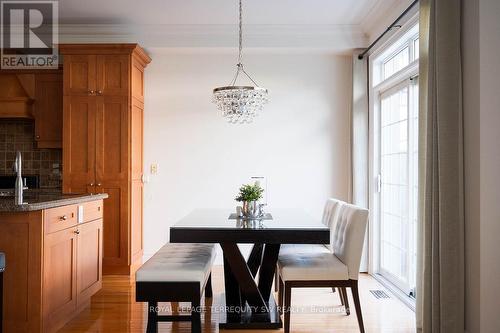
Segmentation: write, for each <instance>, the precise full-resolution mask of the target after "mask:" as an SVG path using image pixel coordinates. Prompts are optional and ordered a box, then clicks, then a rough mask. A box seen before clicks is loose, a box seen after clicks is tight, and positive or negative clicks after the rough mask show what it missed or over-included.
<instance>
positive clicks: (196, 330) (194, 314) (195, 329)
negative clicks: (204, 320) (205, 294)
mask: <svg viewBox="0 0 500 333" xmlns="http://www.w3.org/2000/svg"><path fill="white" fill-rule="evenodd" d="M191 307H192V310H191V333H201V306H200V298H199V297H198V298H197V299H196V300H193V301H192V302H191Z"/></svg>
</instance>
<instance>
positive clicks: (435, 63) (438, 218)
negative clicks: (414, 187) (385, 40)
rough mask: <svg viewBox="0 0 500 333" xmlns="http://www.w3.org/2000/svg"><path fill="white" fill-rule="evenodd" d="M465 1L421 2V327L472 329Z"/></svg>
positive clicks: (426, 332) (426, 331)
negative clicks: (467, 322) (467, 262)
mask: <svg viewBox="0 0 500 333" xmlns="http://www.w3.org/2000/svg"><path fill="white" fill-rule="evenodd" d="M460 13H461V8H460V1H457V0H421V1H420V79H419V80H420V112H419V122H420V126H419V132H420V142H419V148H420V154H419V188H420V196H419V201H420V202H419V236H418V237H419V242H418V243H419V244H418V245H419V250H418V268H417V330H418V331H419V332H423V333H431V332H432V333H443V332H444V333H447V332H450V333H456V332H463V331H464V315H465V313H464V279H465V276H464V258H465V257H464V189H463V121H462V82H461V80H462V75H461V55H460Z"/></svg>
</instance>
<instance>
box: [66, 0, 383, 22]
mask: <svg viewBox="0 0 500 333" xmlns="http://www.w3.org/2000/svg"><path fill="white" fill-rule="evenodd" d="M382 1H383V0H246V1H243V8H244V20H245V23H248V24H360V23H361V22H362V20H363V19H364V18H365V17H366V16H367V15H368V13H369V12H370V10H371V9H373V7H374V6H375V5H376V4H377V3H378V2H382ZM59 7H60V8H59V10H60V14H59V15H60V21H61V23H77V24H82V23H83V24H88V23H98V24H102V23H104V24H120V23H122V24H234V23H236V22H237V11H238V2H237V0H143V1H137V0H106V1H103V0H85V1H82V0H63V1H60V2H59Z"/></svg>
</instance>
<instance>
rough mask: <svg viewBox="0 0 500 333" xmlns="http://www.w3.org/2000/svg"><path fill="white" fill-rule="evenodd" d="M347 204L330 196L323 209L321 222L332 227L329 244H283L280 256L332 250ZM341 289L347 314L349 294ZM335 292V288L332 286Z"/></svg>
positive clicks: (277, 285) (340, 295)
mask: <svg viewBox="0 0 500 333" xmlns="http://www.w3.org/2000/svg"><path fill="white" fill-rule="evenodd" d="M343 204H345V202H344V201H342V200H338V199H335V198H330V199H328V200H327V201H326V203H325V207H324V209H323V217H322V219H321V222H322V223H323V224H324V225H325V226H327V227H329V228H330V243H329V244H283V245H281V248H280V256H285V255H287V254H290V253H329V252H331V251H332V244H331V243H332V240H333V232H334V230H335V225H336V224H337V220H338V217H339V212H340V209H341V207H342V205H343ZM337 289H338V291H339V297H340V302H341V304H342V305H344V306H345V308H346V312H347V314H349V304H346V303H345V302H346V301H347V294H345V288H337ZM274 290H275V291H279V279H278V269H277V268H276V274H275V279H274ZM332 291H333V292H335V288H332Z"/></svg>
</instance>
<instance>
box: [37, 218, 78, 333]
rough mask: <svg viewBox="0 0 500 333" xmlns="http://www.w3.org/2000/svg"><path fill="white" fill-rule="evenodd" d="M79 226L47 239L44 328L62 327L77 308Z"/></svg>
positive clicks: (48, 329)
mask: <svg viewBox="0 0 500 333" xmlns="http://www.w3.org/2000/svg"><path fill="white" fill-rule="evenodd" d="M76 243H77V228H76V227H72V228H68V229H64V230H60V231H56V232H54V233H51V234H48V235H46V236H45V239H44V256H43V257H44V264H43V267H44V276H43V292H44V294H43V295H44V296H43V318H44V321H43V324H44V331H47V332H48V331H50V328H51V327H61V326H63V325H64V323H65V322H66V320H67V318H68V317H70V318H71V317H72V313H74V312H75V311H76V306H77V298H76V288H75V286H76V283H77V281H76V277H77V258H76V253H77V244H76Z"/></svg>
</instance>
